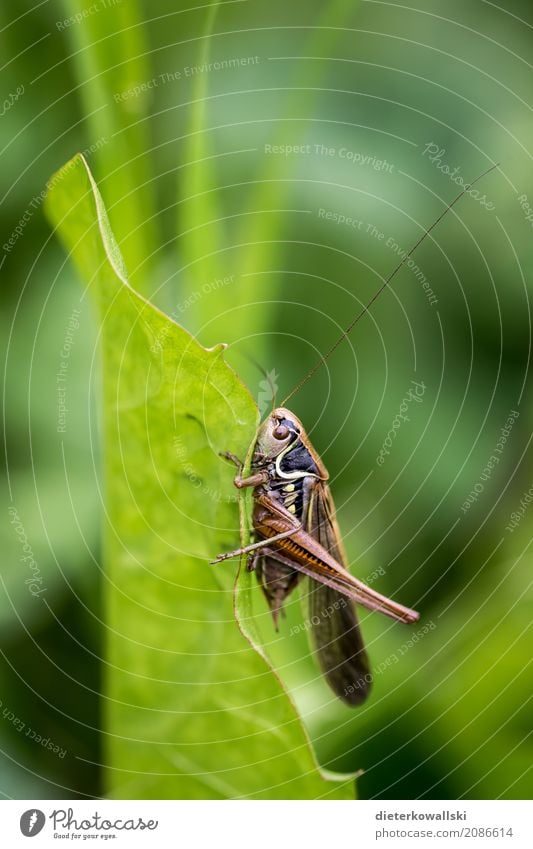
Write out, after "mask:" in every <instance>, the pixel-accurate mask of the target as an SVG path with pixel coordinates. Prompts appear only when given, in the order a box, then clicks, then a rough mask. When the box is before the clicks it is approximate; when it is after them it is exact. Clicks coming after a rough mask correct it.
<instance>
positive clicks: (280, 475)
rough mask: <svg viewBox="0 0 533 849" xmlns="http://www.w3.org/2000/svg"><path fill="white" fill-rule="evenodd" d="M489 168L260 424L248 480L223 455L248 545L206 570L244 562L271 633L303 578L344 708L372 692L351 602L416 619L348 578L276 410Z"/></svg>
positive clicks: (313, 456)
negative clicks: (245, 492) (248, 495)
mask: <svg viewBox="0 0 533 849" xmlns="http://www.w3.org/2000/svg"><path fill="white" fill-rule="evenodd" d="M497 167H498V166H497V165H492V166H491V167H490V168H489V169H487V170H486V171H484V172H483V174H481V175H480V176H479V177H477V178H476V180H474V181H473V182H472V183H471V184H470V185H465V186H464V187H463V189H462V191H461V192H460V193H459V194H458V195H457V196H456V197H455V198H454V199H453V200H452V201H451V203H449V204H448V206H447V207H446V208H445V209H444V211H443V212H442V213H441V214H440V215H439V216H438V218H437V219H436V220H435V221H434V222H433V223H432V224H431V226H430V227H429V228H428V229H427V230H425V231H424V233H423V235H422V236H421V237H420V238H419V239H418V241H417V242H416V243H415V244H414V245H413V246H412V247H411V249H410V250H409V251H408V252H407V253H406V254H405V255H404V256H403V258H402V260H401V262H399V263H398V265H397V266H396V268H395V269H394V270H393V271H392V273H391V274H390V275H389V277H387V279H386V280H385V282H384V283H383V285H382V286H380V288H379V289H378V290H377V292H375V294H374V295H373V297H372V298H371V299H370V301H369V302H368V303H367V304H366V306H364V307H363V309H362V310H361V311H360V312H359V313H358V314H357V315H356V317H355V318H354V319H353V320H352V322H351V323H350V324H349V325H348V326H347V327H346V329H345V330H344V331H343V333H342V334H341V335H340V336H339V338H338V339H337V341H336V342H335V343H334V345H333V346H332V347H331V348H330V349H329V351H327V353H326V354H325V355H324V356H323V357H321V358H320V359H319V361H318V362H317V363H316V364H315V366H314V367H313V368H312V369H311V370H310V371H309V372H308V373H307V374H306V375H305V376H304V377H303V378H302V380H301V381H300V382H299V383H298V384H297V386H296V387H295V388H294V389H293V390H292V392H291V393H290V394H289V395H288V396H287V398H285V400H284V401H283V402H282V406H280V407H277V408H276V409H274V410H273V411H272V412H271V413H270V415H269V416H268V417H267V419H266V420H265V421H264V422H263V423H262V424H261V425H260V427H259V430H258V431H257V434H256V436H255V440H254V449H253V454H252V460H251V466H250V473H249V474H248V475H246V476H245V475H244V474H243V469H244V466H243V463H242V462H241V461H240V460H239V459H238V458H237V457H235V456H234V455H233V454H230V453H228V452H226V453H225V454H224V455H223V456H224V457H226V459H228V460H230V461H231V462H233V463H234V464H235V465H236V466H237V468H238V473H237V475H236V477H235V479H234V484H235V486H236V487H237V488H238V489H243V488H248V487H249V488H252V495H253V513H252V524H253V533H254V537H255V539H256V541H255V542H253V543H251V544H250V545H247V546H245V547H242V548H239V549H236V550H235V551H230V552H227V553H225V554H220V555H219V556H218V557H217V558H216V560H214V561H212V562H213V563H220V562H221V561H224V560H227V559H228V558H230V557H240V556H243V555H247V568H248V569H249V570H250V571H255V573H256V575H257V578H258V581H259V584H260V586H261V588H262V590H263V593H264V595H265V598H266V600H267V602H268V605H269V607H270V610H271V613H272V617H273V620H274V627H275V628H276V630H277V628H278V618H279V614H280V611H281V610H282V607H283V603H284V601H285V600H286V598H287V597H288V596H289V595H290V594H291V593H292V592H293V590H294V589H295V588H296V586H298V584H300V582H301V581H302V579H304V578H305V577H307V578H308V579H309V582H308V588H307V589H308V593H307V595H308V603H309V613H310V616H309V622H310V623H311V625H312V628H311V632H310V633H311V641H312V644H313V647H314V652H315V655H316V658H317V660H318V663H319V666H320V668H321V671H322V674H323V675H324V677H325V679H326V681H327V682H328V684H329V685H330V687H331V689H332V690H333V692H334V693H335V694H336V695H337V696H338V697H339V698H340V699H341V700H342V701H343V702H345V703H346V704H348V705H350V706H355V705H358V704H361V703H362V702H363V701H364V700H365V699H366V698H367V696H368V694H369V692H370V690H371V685H372V674H371V671H370V665H369V660H368V655H367V653H366V650H365V646H364V642H363V638H362V635H361V630H360V627H359V623H358V619H357V614H356V610H355V604H361V605H362V606H363V607H366V608H367V609H369V610H377V611H379V612H380V613H384V614H385V615H386V616H390V617H391V618H393V619H396V620H398V621H399V622H404V623H406V624H410V623H413V622H416V621H417V620H418V619H419V614H418V613H417V612H416V611H415V610H411V609H410V608H408V607H404V606H403V605H402V604H399V603H398V602H395V601H393V600H392V599H389V598H387V597H386V596H384V595H381V594H380V593H379V592H377V591H376V590H374V589H372V588H371V587H369V586H367V585H366V584H364V583H363V582H362V581H360V580H358V579H357V578H355V577H354V576H353V575H352V574H351V573H350V572H349V571H348V565H347V560H346V555H345V553H344V550H343V545H342V540H341V535H340V531H339V527H338V525H337V521H336V518H335V506H334V503H333V498H332V496H331V492H330V489H329V486H328V477H329V476H328V472H327V470H326V468H325V466H324V464H323V462H322V460H321V459H320V457H319V455H318V453H317V451H316V450H315V449H314V448H313V446H312V444H311V442H310V440H309V437H308V436H307V434H306V432H305V428H304V426H303V424H302V422H301V421H300V420H299V418H298V417H297V416H296V415H295V414H294V413H293V412H291V410H289V409H288V408H287V407H286V406H284V405H285V404H286V403H287V401H288V400H289V399H290V398H292V397H293V395H295V394H296V393H297V392H298V391H299V390H300V389H301V388H302V386H303V385H304V384H305V383H307V381H308V380H309V379H310V378H311V377H312V376H313V375H314V373H315V372H316V371H317V369H318V368H319V367H320V366H321V365H322V364H323V363H325V362H326V360H327V359H328V358H329V357H330V356H331V354H332V353H333V352H334V350H335V349H336V348H337V347H338V346H339V345H340V344H341V342H342V341H343V340H344V339H345V338H346V337H347V335H348V333H350V331H351V330H352V328H353V327H354V326H355V325H356V324H357V322H358V321H359V320H360V319H361V318H362V316H363V315H364V314H365V313H367V312H368V311H369V309H370V307H371V306H372V304H373V303H374V301H375V300H376V299H377V298H378V297H379V295H380V294H381V293H382V292H383V290H384V289H385V288H386V287H387V286H388V285H389V283H390V282H391V280H392V279H393V277H395V275H396V274H397V273H398V271H399V270H400V268H401V267H402V265H404V263H405V262H406V261H407V260H408V259H409V257H410V256H411V254H412V253H414V251H415V250H416V249H417V247H418V246H419V245H420V244H421V242H422V241H423V240H424V239H425V238H426V236H427V235H428V234H429V233H430V232H431V231H432V230H433V229H434V228H435V227H436V226H437V224H438V223H439V221H441V219H442V218H443V217H444V216H445V215H446V213H447V212H448V211H449V210H450V209H451V208H452V207H453V206H454V205H455V204H456V203H457V201H458V200H459V199H460V198H461V197H462V196H463V195H464V194H465V193H466V192H468V191H469V190H470V189H471V187H472V186H473V185H474V184H475V183H477V182H478V180H480V179H481V178H482V177H484V176H485V175H486V174H488V173H489V171H492V170H493V169H494V168H497Z"/></svg>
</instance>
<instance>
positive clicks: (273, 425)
mask: <svg viewBox="0 0 533 849" xmlns="http://www.w3.org/2000/svg"><path fill="white" fill-rule="evenodd" d="M302 430H303V427H302V423H301V422H300V420H299V419H298V418H297V417H296V416H295V415H294V413H291V412H290V410H286V409H285V408H284V407H278V408H277V409H276V410H274V411H273V412H272V413H270V415H269V416H268V418H267V419H265V421H264V422H263V424H262V425H261V426H260V427H259V430H258V432H257V440H256V443H255V451H254V454H255V455H256V456H257V457H258V459H259V458H261V459H262V460H263V461H264V462H269V461H270V460H275V459H276V457H277V456H278V454H281V452H282V451H284V449H285V448H287V446H288V445H290V444H291V443H292V442H295V441H296V440H297V439H298V437H299V435H300V433H301V432H302Z"/></svg>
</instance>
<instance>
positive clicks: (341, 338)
mask: <svg viewBox="0 0 533 849" xmlns="http://www.w3.org/2000/svg"><path fill="white" fill-rule="evenodd" d="M499 164H500V163H499V162H497V163H496V165H491V166H490V168H487V169H486V171H483V173H482V174H480V175H479V177H476V179H475V180H473V181H472V182H471V183H467V184H466V185H465V186H463V188H462V190H461V191H460V192H459V194H458V195H457V197H455V198H454V199H453V200H452V201H451V203H449V204H448V206H447V207H446V209H445V210H444V211H443V212H441V214H440V215H439V217H438V218H436V219H435V221H434V222H433V224H432V225H431V226H430V227H428V228H427V230H425V231H424V233H423V234H422V235H421V236H420V238H419V239H418V241H417V242H415V244H414V245H413V246H412V248H411V249H410V250H409V251H407V253H406V254H404V256H403V257H402V259H401V261H400V262H399V263H398V265H397V266H396V268H395V269H394V270H393V271H392V272H391V274H389V276H388V277H387V279H386V280H385V282H384V283H383V285H382V286H380V287H379V289H378V290H377V292H376V293H375V294H374V295H373V296H372V297H371V298H370V300H369V302H368V303H367V304H366V306H364V307H363V309H362V310H361V312H360V313H358V314H357V315H356V317H355V318H354V319H353V321H351V322H350V324H349V325H348V327H346V328H345V330H344V331H343V332H342V333H341V335H340V336H339V338H338V339H337V341H336V342H334V344H333V345H332V346H331V348H330V349H329V351H327V353H326V354H324V356H323V357H320V359H319V360H318V362H316V363H315V365H314V366H313V368H312V369H310V370H309V371H308V372H307V374H306V375H305V376H304V377H302V379H301V380H300V382H299V383H297V384H296V386H295V387H294V389H293V390H292V392H290V393H289V394H288V395H287V397H286V398H285V399H284V400H283V401H282V402H281V406H282V407H284V406H285V405H286V403H287V401H289V400H290V399H291V398H292V397H293V396H294V395H296V393H297V392H299V391H300V389H301V388H302V386H304V385H305V384H306V383H307V381H308V380H310V378H311V377H313V375H314V373H315V372H316V371H318V369H319V368H320V366H322V365H324V363H325V362H326V361H327V360H329V358H330V357H331V355H332V354H333V352H334V351H336V349H337V348H338V347H339V345H340V344H341V342H343V341H344V340H345V339H346V337H347V336H348V334H349V333H350V331H351V330H353V328H354V327H355V325H356V324H357V322H358V321H359V320H360V319H361V318H362V317H363V316H364V315H365V313H367V312H368V311H369V309H370V307H371V306H372V304H373V303H374V301H375V300H377V298H379V296H380V295H381V293H382V292H383V290H384V289H386V288H387V286H388V285H389V283H390V282H391V280H392V279H393V277H396V275H397V274H398V272H399V270H400V268H401V267H402V265H404V264H405V263H406V262H407V260H408V259H409V257H410V256H411V255H412V254H414V252H415V251H416V249H417V248H418V246H419V245H421V244H422V242H423V241H424V239H425V238H426V236H428V235H429V234H430V233H431V231H432V230H434V229H435V227H436V226H437V224H438V223H439V222H440V221H442V219H443V218H444V216H445V215H446V214H447V213H448V212H449V211H450V209H451V208H452V206H455V204H456V203H457V201H458V200H460V199H461V198H462V197H463V195H464V194H466V192H468V191H470V189H471V188H472V186H475V184H476V183H477V182H479V180H481V179H482V178H483V177H485V176H486V175H487V174H490V172H491V171H494V169H495V168H498V166H499Z"/></svg>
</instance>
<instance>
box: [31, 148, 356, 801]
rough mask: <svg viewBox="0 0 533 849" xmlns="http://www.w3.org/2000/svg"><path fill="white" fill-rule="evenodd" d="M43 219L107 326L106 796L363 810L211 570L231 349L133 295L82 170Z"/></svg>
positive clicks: (228, 583) (222, 516)
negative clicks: (316, 746) (206, 343)
mask: <svg viewBox="0 0 533 849" xmlns="http://www.w3.org/2000/svg"><path fill="white" fill-rule="evenodd" d="M47 212H48V215H49V218H50V219H51V220H52V222H53V223H54V224H55V226H56V227H57V228H58V230H59V233H60V235H61V237H62V239H63V241H64V243H65V245H66V246H67V249H68V250H69V252H70V253H71V256H72V258H73V260H74V262H75V264H76V265H77V267H78V269H79V271H80V273H81V275H82V277H83V278H84V279H85V281H86V282H87V283H88V286H89V290H90V291H91V292H92V294H93V297H94V299H95V302H96V304H97V308H98V317H99V321H100V325H101V326H100V339H101V352H102V368H103V384H104V410H103V429H104V488H105V493H106V496H105V523H104V552H105V553H104V557H105V585H104V593H105V611H106V621H105V626H106V628H107V633H106V638H107V655H106V658H105V703H104V712H105V734H106V744H105V749H106V752H107V762H106V764H105V773H106V784H107V790H108V793H109V795H110V796H112V797H117V798H124V797H125V798H128V797H129V798H198V799H200V798H202V799H203V798H216V799H218V798H242V797H246V798H255V799H267V798H271V799H272V798H297V799H315V798H344V799H345V798H350V797H351V798H353V781H352V778H353V776H348V775H343V776H332V775H331V774H328V775H327V776H326V775H325V774H322V773H320V772H319V770H318V768H317V766H316V763H315V760H314V756H313V753H312V750H311V748H310V746H309V742H308V739H307V737H306V734H305V732H304V730H303V727H302V724H301V721H300V718H299V717H298V715H297V713H296V711H295V709H294V706H293V705H292V703H291V701H290V700H289V698H288V696H287V694H286V693H285V691H284V690H283V689H282V687H281V685H280V683H279V681H278V679H277V677H276V676H275V675H274V673H273V672H272V669H271V667H270V665H269V664H268V661H267V659H266V657H265V656H264V655H263V654H262V653H259V652H257V651H254V650H253V648H252V647H251V646H250V644H249V642H248V641H247V640H245V639H244V636H243V634H242V633H241V631H240V630H239V628H238V626H237V624H236V622H235V618H234V612H233V590H232V583H233V575H232V573H233V571H234V570H233V568H232V566H231V564H225V565H224V566H218V567H213V566H210V565H209V563H208V559H209V558H211V557H214V556H215V555H216V554H217V553H219V552H220V551H223V550H227V549H229V548H231V547H235V546H236V545H238V532H237V529H238V526H239V515H238V505H237V501H236V497H235V494H234V492H235V490H234V488H233V486H232V482H231V481H232V476H233V473H232V470H231V468H230V467H229V466H228V464H227V463H226V462H225V461H223V460H221V458H220V457H219V453H218V452H219V451H222V450H230V451H233V452H234V453H236V454H237V455H239V456H245V454H246V452H247V450H248V447H249V445H250V442H251V440H252V438H253V434H254V430H255V427H256V426H257V410H256V407H255V404H254V403H253V400H252V398H251V396H250V395H249V393H248V392H247V390H246V389H245V387H244V386H243V385H242V383H241V382H240V381H239V379H238V378H237V376H236V375H235V373H234V372H233V371H232V370H231V369H230V368H229V367H228V366H227V365H226V363H225V362H224V360H223V357H222V351H223V346H222V345H219V346H217V347H215V348H213V349H210V350H207V349H204V348H202V347H201V346H200V345H198V343H197V342H196V341H195V340H194V339H193V337H191V336H190V335H189V334H188V333H186V332H185V331H184V330H183V329H182V328H181V327H179V326H178V325H176V324H175V323H173V322H172V321H171V320H170V319H169V318H167V317H166V316H165V315H164V314H163V313H161V312H159V311H158V310H157V309H156V308H154V307H153V306H152V305H151V304H150V303H149V302H148V301H146V300H145V299H144V298H143V297H141V296H140V295H139V294H137V293H136V292H135V291H134V290H133V289H132V288H131V287H130V285H129V284H128V281H127V277H126V272H125V268H124V263H123V261H122V258H121V256H120V253H119V251H118V248H117V246H116V243H115V240H114V237H113V234H112V233H111V230H110V228H109V224H108V220H107V216H106V212H105V209H104V206H103V202H102V199H101V197H100V195H99V193H98V190H97V188H96V185H95V183H94V180H93V178H92V176H91V174H90V172H89V169H88V167H87V165H86V163H85V160H84V159H83V158H82V157H81V156H78V157H75V158H74V159H73V160H71V161H70V162H69V163H68V164H67V165H66V166H65V167H64V168H63V169H62V170H61V171H60V172H58V174H57V175H56V176H55V177H54V178H53V179H52V181H51V185H50V191H49V195H48V199H47ZM251 592H252V590H251V589H250V588H249V587H247V588H246V589H245V590H244V592H243V593H241V600H243V601H244V602H249V599H250V594H251ZM247 621H248V620H247ZM246 629H248V625H246ZM247 633H248V632H247ZM249 636H250V637H252V635H249ZM333 777H334V778H336V780H337V782H339V781H340V782H342V783H329V782H328V781H327V780H326V779H327V778H333Z"/></svg>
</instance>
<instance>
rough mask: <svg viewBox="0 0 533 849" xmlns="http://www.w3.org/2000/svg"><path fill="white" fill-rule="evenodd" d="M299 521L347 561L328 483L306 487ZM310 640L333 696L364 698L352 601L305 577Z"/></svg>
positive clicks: (364, 662)
mask: <svg viewBox="0 0 533 849" xmlns="http://www.w3.org/2000/svg"><path fill="white" fill-rule="evenodd" d="M302 519H303V524H304V527H305V529H306V530H307V532H308V533H309V534H310V535H311V536H312V537H314V538H315V539H316V540H317V542H319V543H320V545H322V546H323V548H325V549H326V551H328V552H329V553H330V554H331V555H332V556H333V557H334V558H335V560H337V561H338V562H339V563H341V564H342V565H344V566H345V565H346V558H345V556H344V551H343V549H342V543H341V538H340V533H339V529H338V526H337V522H336V520H335V508H334V506H333V500H332V498H331V494H330V491H329V487H328V485H327V484H326V483H324V482H322V481H316V482H314V483H313V485H312V486H311V487H310V488H309V489H308V493H307V498H306V503H305V504H304V513H303V516H302ZM308 589H309V593H308V605H309V618H310V622H311V626H312V627H311V641H312V644H313V647H314V649H315V651H316V657H317V660H318V663H319V665H320V668H321V669H322V672H323V674H324V676H325V677H326V679H327V681H328V683H329V685H330V687H331V689H332V690H333V692H334V693H336V695H337V696H338V697H339V698H340V699H342V701H344V702H346V703H347V704H349V705H358V704H360V703H361V702H363V701H364V700H365V699H366V697H367V696H368V694H369V692H370V689H371V685H372V675H371V672H370V666H369V662H368V655H367V653H366V651H365V647H364V643H363V637H362V635H361V630H360V628H359V623H358V620H357V614H356V612H355V607H354V604H353V602H352V601H351V600H350V599H349V598H348V597H347V596H346V595H345V594H341V593H340V592H338V591H337V590H336V589H334V588H333V587H332V586H328V585H326V584H323V583H320V582H318V581H315V580H313V579H312V578H311V579H310V580H309V581H308Z"/></svg>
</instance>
